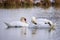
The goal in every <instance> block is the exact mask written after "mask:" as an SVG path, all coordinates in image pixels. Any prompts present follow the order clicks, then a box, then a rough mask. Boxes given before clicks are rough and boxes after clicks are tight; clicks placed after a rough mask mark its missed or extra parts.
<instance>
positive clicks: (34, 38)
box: [0, 7, 60, 40]
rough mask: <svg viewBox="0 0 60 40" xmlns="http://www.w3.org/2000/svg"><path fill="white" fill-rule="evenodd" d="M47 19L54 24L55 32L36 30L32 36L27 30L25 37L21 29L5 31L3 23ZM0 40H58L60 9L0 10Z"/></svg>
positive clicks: (59, 38) (59, 36)
mask: <svg viewBox="0 0 60 40" xmlns="http://www.w3.org/2000/svg"><path fill="white" fill-rule="evenodd" d="M32 16H35V17H37V18H47V19H49V20H51V21H53V22H54V23H56V30H54V31H51V32H50V33H49V32H48V29H37V31H36V34H34V35H32V34H31V33H32V31H31V30H29V29H28V30H27V35H23V34H22V31H21V28H10V29H6V27H7V26H6V25H5V24H4V22H10V21H19V20H20V18H21V17H26V18H27V21H28V23H29V22H30V21H31V17H32ZM0 40H60V9H56V8H54V7H49V8H48V9H43V8H20V9H0Z"/></svg>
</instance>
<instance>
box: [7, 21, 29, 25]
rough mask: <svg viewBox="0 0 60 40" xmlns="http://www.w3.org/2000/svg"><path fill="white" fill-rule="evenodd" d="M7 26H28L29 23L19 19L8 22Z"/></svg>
mask: <svg viewBox="0 0 60 40" xmlns="http://www.w3.org/2000/svg"><path fill="white" fill-rule="evenodd" d="M8 24H9V26H28V25H29V24H27V23H24V22H21V21H12V22H9V23H8Z"/></svg>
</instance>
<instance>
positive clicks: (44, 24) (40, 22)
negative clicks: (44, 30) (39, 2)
mask: <svg viewBox="0 0 60 40" xmlns="http://www.w3.org/2000/svg"><path fill="white" fill-rule="evenodd" d="M31 21H32V23H33V24H35V25H38V27H50V30H49V31H51V29H53V30H54V29H55V28H54V26H55V25H54V23H53V22H52V21H50V20H48V19H43V18H40V19H37V18H36V17H32V20H31Z"/></svg>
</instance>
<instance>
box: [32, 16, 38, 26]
mask: <svg viewBox="0 0 60 40" xmlns="http://www.w3.org/2000/svg"><path fill="white" fill-rule="evenodd" d="M31 21H32V23H33V24H35V25H36V24H37V22H36V17H32V20H31Z"/></svg>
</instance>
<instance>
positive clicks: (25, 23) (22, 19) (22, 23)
mask: <svg viewBox="0 0 60 40" xmlns="http://www.w3.org/2000/svg"><path fill="white" fill-rule="evenodd" d="M5 24H6V25H7V26H8V27H13V26H16V27H18V26H22V27H23V26H29V24H28V23H27V22H26V18H24V17H22V18H21V19H20V21H12V22H9V23H6V22H5Z"/></svg>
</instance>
